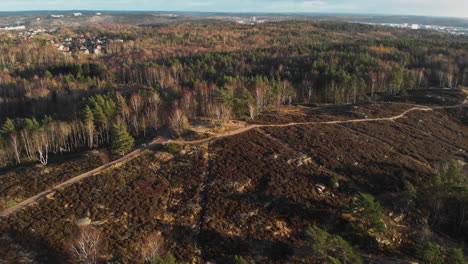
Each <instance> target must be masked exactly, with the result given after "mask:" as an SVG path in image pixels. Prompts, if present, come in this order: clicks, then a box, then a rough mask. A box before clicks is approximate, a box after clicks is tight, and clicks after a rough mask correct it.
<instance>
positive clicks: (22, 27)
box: [0, 26, 26, 30]
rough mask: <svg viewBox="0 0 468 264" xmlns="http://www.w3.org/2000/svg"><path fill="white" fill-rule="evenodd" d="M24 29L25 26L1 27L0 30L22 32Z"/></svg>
mask: <svg viewBox="0 0 468 264" xmlns="http://www.w3.org/2000/svg"><path fill="white" fill-rule="evenodd" d="M23 29H26V26H15V27H8V26H7V27H3V28H0V30H23Z"/></svg>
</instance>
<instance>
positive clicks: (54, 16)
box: [50, 15, 65, 18]
mask: <svg viewBox="0 0 468 264" xmlns="http://www.w3.org/2000/svg"><path fill="white" fill-rule="evenodd" d="M50 16H51V17H52V18H61V17H65V16H64V15H50Z"/></svg>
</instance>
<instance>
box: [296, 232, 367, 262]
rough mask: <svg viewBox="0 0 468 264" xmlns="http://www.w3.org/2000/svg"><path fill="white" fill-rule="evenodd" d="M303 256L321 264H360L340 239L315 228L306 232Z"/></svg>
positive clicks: (351, 249) (351, 250) (349, 246)
mask: <svg viewBox="0 0 468 264" xmlns="http://www.w3.org/2000/svg"><path fill="white" fill-rule="evenodd" d="M305 254H306V255H308V256H310V257H312V258H313V259H314V260H319V261H322V263H333V264H335V263H344V264H347V263H349V264H351V263H352V264H359V263H362V260H361V257H360V255H359V253H358V252H356V251H355V250H354V249H353V247H351V245H349V244H348V242H346V241H345V240H344V239H343V238H342V237H340V236H337V235H332V234H329V233H328V232H326V231H324V230H322V229H320V228H318V227H316V226H312V227H309V228H308V229H307V231H306V248H305Z"/></svg>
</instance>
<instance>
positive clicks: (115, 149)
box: [111, 125, 135, 156]
mask: <svg viewBox="0 0 468 264" xmlns="http://www.w3.org/2000/svg"><path fill="white" fill-rule="evenodd" d="M134 143H135V140H134V139H133V137H132V136H131V135H130V134H129V133H128V132H127V128H126V127H125V126H123V125H115V126H114V127H113V128H112V145H111V152H112V153H113V154H117V155H122V156H123V155H124V154H125V153H126V152H128V151H129V150H131V149H132V147H133V144H134Z"/></svg>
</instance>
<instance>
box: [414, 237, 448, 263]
mask: <svg viewBox="0 0 468 264" xmlns="http://www.w3.org/2000/svg"><path fill="white" fill-rule="evenodd" d="M419 259H420V260H421V264H443V263H444V259H443V257H442V251H440V249H439V248H438V247H437V246H436V245H434V244H433V243H431V242H427V244H426V246H425V247H424V248H423V249H422V250H421V251H420V252H419Z"/></svg>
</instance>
